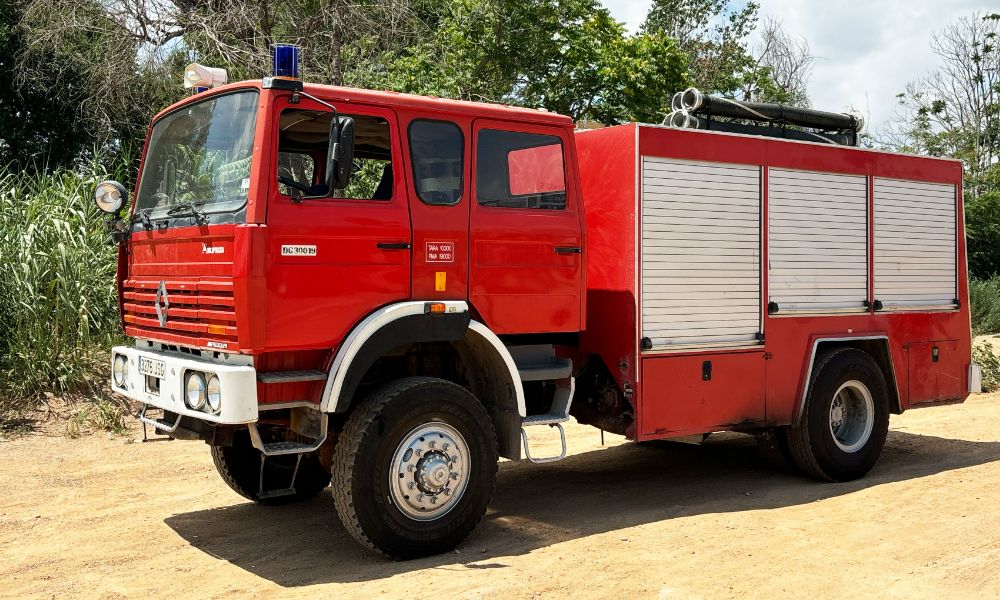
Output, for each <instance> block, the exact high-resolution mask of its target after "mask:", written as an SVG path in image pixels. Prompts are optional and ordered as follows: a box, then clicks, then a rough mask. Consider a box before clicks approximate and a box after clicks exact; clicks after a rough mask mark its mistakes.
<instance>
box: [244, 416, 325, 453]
mask: <svg viewBox="0 0 1000 600" xmlns="http://www.w3.org/2000/svg"><path fill="white" fill-rule="evenodd" d="M326 426H327V418H326V415H322V416H321V417H320V420H319V437H318V438H317V439H315V440H313V442H312V443H311V444H303V443H302V442H269V443H267V444H265V443H264V441H263V440H261V438H260V432H259V431H257V424H256V423H247V429H249V430H250V443H252V444H253V447H254V448H256V449H257V450H260V453H261V454H263V455H264V456H287V455H289V454H309V453H310V452H315V451H317V450H319V447H320V446H322V445H323V442H325V441H326Z"/></svg>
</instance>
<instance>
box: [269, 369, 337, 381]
mask: <svg viewBox="0 0 1000 600" xmlns="http://www.w3.org/2000/svg"><path fill="white" fill-rule="evenodd" d="M325 380H326V373H324V372H323V371H271V372H264V373H257V381H259V382H261V383H298V382H300V381H325Z"/></svg>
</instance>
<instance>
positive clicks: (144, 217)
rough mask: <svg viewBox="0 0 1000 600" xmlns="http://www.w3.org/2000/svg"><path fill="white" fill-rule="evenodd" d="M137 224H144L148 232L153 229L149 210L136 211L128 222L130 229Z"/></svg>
mask: <svg viewBox="0 0 1000 600" xmlns="http://www.w3.org/2000/svg"><path fill="white" fill-rule="evenodd" d="M136 223H142V226H143V227H144V228H146V231H149V230H150V229H152V228H153V221H152V219H150V218H149V212H148V210H143V209H141V208H139V209H136V211H135V214H133V215H132V218H131V219H129V221H128V225H129V228H131V227H132V226H133V225H135V224H136Z"/></svg>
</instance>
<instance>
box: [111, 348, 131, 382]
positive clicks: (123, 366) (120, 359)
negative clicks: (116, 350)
mask: <svg viewBox="0 0 1000 600" xmlns="http://www.w3.org/2000/svg"><path fill="white" fill-rule="evenodd" d="M111 373H112V376H113V377H114V380H115V385H117V386H118V387H120V388H123V387H125V380H126V379H128V359H127V358H125V355H124V354H116V355H115V361H114V364H113V365H112V368H111Z"/></svg>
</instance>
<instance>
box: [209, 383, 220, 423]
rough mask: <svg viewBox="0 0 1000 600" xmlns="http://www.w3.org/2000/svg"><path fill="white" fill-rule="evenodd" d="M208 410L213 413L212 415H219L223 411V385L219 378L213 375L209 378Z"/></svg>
mask: <svg viewBox="0 0 1000 600" xmlns="http://www.w3.org/2000/svg"><path fill="white" fill-rule="evenodd" d="M207 395H208V410H210V411H212V414H215V415H217V414H219V411H220V410H222V383H220V382H219V378H218V377H216V376H215V375H212V376H211V377H209V378H208V394H207Z"/></svg>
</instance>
